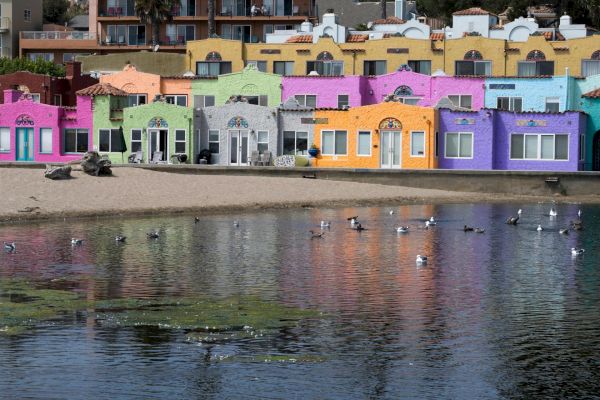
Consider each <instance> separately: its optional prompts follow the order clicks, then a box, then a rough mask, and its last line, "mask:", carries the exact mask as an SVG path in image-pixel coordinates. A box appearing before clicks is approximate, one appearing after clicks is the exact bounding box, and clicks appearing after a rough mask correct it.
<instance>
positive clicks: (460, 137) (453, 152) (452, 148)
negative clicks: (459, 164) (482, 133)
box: [444, 132, 473, 158]
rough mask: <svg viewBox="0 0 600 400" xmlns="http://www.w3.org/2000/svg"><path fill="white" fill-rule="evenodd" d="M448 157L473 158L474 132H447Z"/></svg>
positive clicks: (446, 148) (445, 153)
mask: <svg viewBox="0 0 600 400" xmlns="http://www.w3.org/2000/svg"><path fill="white" fill-rule="evenodd" d="M445 145H446V146H445V151H444V155H445V157H446V158H473V133H471V132H446V141H445Z"/></svg>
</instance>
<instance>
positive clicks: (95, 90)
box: [77, 83, 129, 96]
mask: <svg viewBox="0 0 600 400" xmlns="http://www.w3.org/2000/svg"><path fill="white" fill-rule="evenodd" d="M128 94H129V93H127V92H124V91H123V90H121V89H117V88H116V87H114V86H112V85H111V84H109V83H96V84H95V85H92V86H89V87H86V88H85V89H81V90H78V91H77V95H78V96H127V95H128Z"/></svg>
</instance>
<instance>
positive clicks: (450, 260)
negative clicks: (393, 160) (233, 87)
mask: <svg viewBox="0 0 600 400" xmlns="http://www.w3.org/2000/svg"><path fill="white" fill-rule="evenodd" d="M518 207H521V208H522V209H523V216H522V220H521V222H522V223H521V224H520V225H519V226H516V227H514V226H509V225H505V224H504V223H503V222H504V220H505V219H506V217H507V216H509V215H511V214H512V215H515V214H516V209H517V208H518ZM549 208H550V207H549V205H537V204H533V205H519V206H516V205H488V204H477V205H447V206H406V207H398V208H393V209H394V211H395V213H394V215H389V210H390V209H392V208H390V207H383V208H356V209H333V210H316V209H313V210H297V211H273V212H262V213H256V214H244V215H241V214H240V215H220V216H211V217H203V218H202V219H201V221H200V223H198V224H194V221H193V218H190V217H180V216H177V217H173V218H160V219H151V218H147V219H136V220H130V219H121V220H99V221H77V222H70V223H51V224H49V223H48V224H46V223H44V224H37V225H21V226H2V227H0V240H8V239H10V240H11V241H12V240H13V239H14V240H15V241H16V242H17V244H18V252H17V253H16V254H5V253H1V254H0V266H1V267H0V279H9V278H26V279H28V280H31V281H34V282H37V283H39V284H42V285H44V286H48V287H53V288H67V289H69V290H74V291H78V292H81V295H82V297H85V298H88V299H110V298H120V297H135V298H153V297H166V296H185V295H193V294H208V295H211V296H216V297H220V296H229V295H240V294H242V295H258V296H260V297H262V298H263V299H266V300H272V301H278V302H281V303H283V304H286V305H291V306H296V307H302V308H314V309H318V310H321V311H324V312H325V313H327V317H325V318H322V319H317V320H307V321H305V322H304V323H303V324H301V325H300V326H298V327H296V328H286V329H282V330H281V331H280V332H278V333H277V334H275V335H267V336H265V337H262V338H257V339H244V340H242V341H239V342H235V343H228V344H223V345H216V346H206V345H198V344H195V343H189V342H186V340H185V337H184V335H183V334H181V333H180V332H172V331H168V330H156V329H148V328H143V329H142V328H139V329H125V328H122V329H116V328H107V327H101V326H99V325H98V324H97V323H96V322H95V321H94V320H93V316H87V317H86V316H81V317H80V320H75V321H70V322H65V323H64V324H60V323H59V324H54V325H50V326H48V325H45V326H42V327H39V328H38V329H36V330H34V331H32V332H30V333H27V334H24V335H21V336H14V337H2V336H0V360H2V361H1V362H0V397H2V398H111V399H112V398H128V397H129V398H133V397H136V398H145V399H152V398H184V397H194V398H215V399H225V398H261V399H263V398H284V399H295V398H298V399H308V398H310V399H321V398H337V399H348V398H357V399H363V398H388V399H396V398H431V399H438V398H452V399H463V398H477V399H497V398H511V399H512V398H523V399H530V398H584V397H585V398H593V397H594V396H598V395H599V394H600V307H599V296H600V295H599V293H600V292H599V289H600V287H599V283H600V270H599V268H598V267H599V266H598V264H599V262H598V259H599V258H598V256H597V255H598V254H600V244H599V243H598V240H597V239H598V238H599V237H600V228H599V227H598V226H599V225H600V207H582V210H583V213H584V214H583V220H584V222H585V230H584V231H582V232H572V233H571V234H570V235H569V236H562V235H559V234H558V229H559V228H562V227H565V226H566V225H567V224H568V221H570V220H572V219H575V218H576V213H577V210H578V208H579V206H577V205H561V206H559V207H558V208H557V209H558V212H559V216H558V217H557V218H555V219H550V218H549V217H548V216H547V214H548V210H549ZM355 214H357V215H359V216H360V219H361V221H362V222H363V225H364V226H365V227H366V228H368V229H369V230H367V231H365V232H362V233H358V232H356V231H353V230H350V229H349V224H348V223H347V221H346V217H348V216H351V215H355ZM544 214H546V215H544ZM431 215H434V216H435V217H436V219H437V220H438V226H437V227H435V228H434V229H431V230H421V229H417V228H416V225H419V226H421V225H423V224H424V220H425V219H427V218H429V216H431ZM234 219H237V220H239V221H240V227H239V228H236V227H234V226H233V220H234ZM321 220H331V221H332V228H331V230H327V231H326V235H325V239H322V240H318V239H316V240H310V234H309V233H308V230H309V229H318V226H319V222H320V221H321ZM538 223H540V224H542V226H544V228H545V230H544V231H543V232H541V233H538V232H536V230H535V228H536V227H537V224H538ZM401 224H402V225H406V224H408V225H411V226H412V227H411V231H410V233H409V234H406V235H402V234H397V233H396V232H395V229H394V228H395V227H397V226H399V225H401ZM464 224H469V225H471V226H482V227H485V228H486V232H485V234H475V233H464V232H462V227H463V225H464ZM153 229H158V230H160V232H161V237H160V239H158V240H148V239H147V238H146V232H148V231H150V230H153ZM117 234H123V235H126V236H127V237H128V239H127V243H126V244H124V245H117V244H115V241H114V236H115V235H117ZM71 237H77V238H83V239H85V242H84V244H83V246H81V247H72V246H71V245H70V238H71ZM571 247H583V248H585V249H586V253H585V255H584V256H583V257H577V258H573V257H572V256H571V255H570V248H571ZM417 254H424V255H429V256H430V261H429V263H428V264H427V265H426V266H421V267H419V266H417V265H416V263H415V257H416V255H417ZM257 354H259V355H268V354H273V355H285V354H291V355H294V354H301V355H306V354H314V355H321V356H323V357H324V358H325V361H323V362H311V363H275V362H272V363H248V362H240V361H235V360H241V359H243V357H245V356H248V357H249V356H252V355H257ZM232 356H234V357H237V358H233V359H232V361H229V362H227V361H226V360H227V357H232ZM222 358H226V360H225V361H220V360H221V359H222Z"/></svg>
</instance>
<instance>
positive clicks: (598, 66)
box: [581, 60, 600, 77]
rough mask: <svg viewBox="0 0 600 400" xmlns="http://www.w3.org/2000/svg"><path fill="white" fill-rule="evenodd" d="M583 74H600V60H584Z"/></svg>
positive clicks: (582, 65)
mask: <svg viewBox="0 0 600 400" xmlns="http://www.w3.org/2000/svg"><path fill="white" fill-rule="evenodd" d="M581 74H582V75H583V76H584V77H585V76H592V75H598V74H600V60H582V61H581Z"/></svg>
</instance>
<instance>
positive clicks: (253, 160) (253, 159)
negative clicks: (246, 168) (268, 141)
mask: <svg viewBox="0 0 600 400" xmlns="http://www.w3.org/2000/svg"><path fill="white" fill-rule="evenodd" d="M250 165H252V166H257V165H260V155H259V153H258V151H257V150H254V151H253V152H252V154H250Z"/></svg>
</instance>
